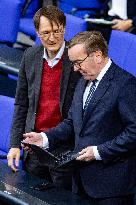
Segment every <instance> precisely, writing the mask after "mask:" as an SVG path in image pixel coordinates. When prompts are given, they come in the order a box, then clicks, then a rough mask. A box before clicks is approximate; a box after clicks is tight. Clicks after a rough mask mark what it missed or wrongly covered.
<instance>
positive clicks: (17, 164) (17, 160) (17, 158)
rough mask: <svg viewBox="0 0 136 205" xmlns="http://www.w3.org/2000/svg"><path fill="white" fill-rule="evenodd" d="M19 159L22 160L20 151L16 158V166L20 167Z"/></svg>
mask: <svg viewBox="0 0 136 205" xmlns="http://www.w3.org/2000/svg"><path fill="white" fill-rule="evenodd" d="M19 160H20V153H18V154H17V155H16V158H15V166H16V167H19Z"/></svg>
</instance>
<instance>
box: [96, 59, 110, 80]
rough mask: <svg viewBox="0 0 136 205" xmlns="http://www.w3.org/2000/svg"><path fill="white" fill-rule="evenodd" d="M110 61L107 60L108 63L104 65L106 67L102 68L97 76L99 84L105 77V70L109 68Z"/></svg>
mask: <svg viewBox="0 0 136 205" xmlns="http://www.w3.org/2000/svg"><path fill="white" fill-rule="evenodd" d="M111 63H112V61H111V59H110V58H109V59H108V62H107V63H106V65H105V66H104V68H103V69H102V70H101V72H100V73H99V75H98V76H97V78H96V79H97V81H98V82H100V80H101V79H102V78H103V76H104V75H105V73H106V72H107V70H108V69H109V67H110V66H111Z"/></svg>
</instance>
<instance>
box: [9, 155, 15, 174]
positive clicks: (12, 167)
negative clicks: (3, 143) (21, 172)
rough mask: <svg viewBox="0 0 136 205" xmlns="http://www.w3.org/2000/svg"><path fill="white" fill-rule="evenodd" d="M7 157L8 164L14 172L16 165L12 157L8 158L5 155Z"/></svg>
mask: <svg viewBox="0 0 136 205" xmlns="http://www.w3.org/2000/svg"><path fill="white" fill-rule="evenodd" d="M7 158H8V166H9V167H10V168H11V169H12V170H13V171H14V172H16V171H17V169H16V167H15V166H14V159H13V158H10V157H7Z"/></svg>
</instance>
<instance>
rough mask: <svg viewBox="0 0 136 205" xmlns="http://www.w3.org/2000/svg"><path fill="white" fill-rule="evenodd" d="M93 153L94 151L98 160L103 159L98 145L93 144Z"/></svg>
mask: <svg viewBox="0 0 136 205" xmlns="http://www.w3.org/2000/svg"><path fill="white" fill-rule="evenodd" d="M93 153H94V157H95V159H96V160H102V158H101V156H100V154H99V152H98V149H97V146H93Z"/></svg>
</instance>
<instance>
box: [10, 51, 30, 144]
mask: <svg viewBox="0 0 136 205" xmlns="http://www.w3.org/2000/svg"><path fill="white" fill-rule="evenodd" d="M25 55H26V52H25V53H24V56H23V59H22V62H21V66H20V70H19V77H18V83H17V89H16V96H15V104H14V115H13V123H12V128H11V138H10V147H15V148H20V146H21V140H22V138H23V133H24V132H25V124H26V116H27V111H28V104H29V101H28V85H27V78H26V72H25Z"/></svg>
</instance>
